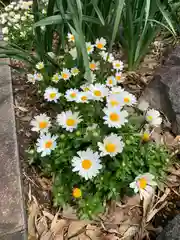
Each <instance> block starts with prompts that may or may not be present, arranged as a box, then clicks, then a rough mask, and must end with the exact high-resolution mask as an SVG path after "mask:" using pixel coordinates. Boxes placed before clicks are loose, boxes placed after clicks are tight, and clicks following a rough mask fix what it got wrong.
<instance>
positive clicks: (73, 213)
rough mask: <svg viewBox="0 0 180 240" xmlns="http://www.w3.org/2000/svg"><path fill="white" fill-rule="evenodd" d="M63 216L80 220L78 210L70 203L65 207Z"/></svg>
mask: <svg viewBox="0 0 180 240" xmlns="http://www.w3.org/2000/svg"><path fill="white" fill-rule="evenodd" d="M62 216H63V218H68V219H71V220H78V217H77V214H76V210H75V209H74V208H72V207H70V206H69V205H68V206H67V207H64V208H63V212H62Z"/></svg>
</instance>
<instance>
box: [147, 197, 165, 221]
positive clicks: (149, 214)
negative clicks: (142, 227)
mask: <svg viewBox="0 0 180 240" xmlns="http://www.w3.org/2000/svg"><path fill="white" fill-rule="evenodd" d="M166 204H167V201H166V202H164V203H162V205H161V206H160V207H159V208H158V209H157V208H156V209H154V210H152V211H150V212H149V213H148V215H147V218H146V222H147V223H148V222H150V221H151V219H152V218H153V217H154V216H155V215H156V214H157V213H158V212H159V211H160V210H161V209H163V208H164V207H165V206H166Z"/></svg>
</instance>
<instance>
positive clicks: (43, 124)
mask: <svg viewBox="0 0 180 240" xmlns="http://www.w3.org/2000/svg"><path fill="white" fill-rule="evenodd" d="M30 125H31V126H32V129H31V130H32V131H34V132H48V129H49V128H50V126H51V123H50V118H49V117H48V116H47V115H46V114H45V113H43V114H40V115H38V116H35V117H34V119H33V120H31V123H30Z"/></svg>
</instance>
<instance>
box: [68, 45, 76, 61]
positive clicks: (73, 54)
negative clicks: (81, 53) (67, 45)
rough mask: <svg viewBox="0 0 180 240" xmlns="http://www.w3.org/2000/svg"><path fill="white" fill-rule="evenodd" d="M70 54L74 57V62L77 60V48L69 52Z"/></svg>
mask: <svg viewBox="0 0 180 240" xmlns="http://www.w3.org/2000/svg"><path fill="white" fill-rule="evenodd" d="M69 54H70V55H71V56H72V58H73V60H76V59H77V50H76V48H75V47H74V48H72V49H71V50H70V51H69Z"/></svg>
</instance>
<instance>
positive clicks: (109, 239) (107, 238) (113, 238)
mask: <svg viewBox="0 0 180 240" xmlns="http://www.w3.org/2000/svg"><path fill="white" fill-rule="evenodd" d="M119 239H120V238H119V237H117V236H115V235H114V234H107V235H106V236H103V237H102V238H101V240H119Z"/></svg>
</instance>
